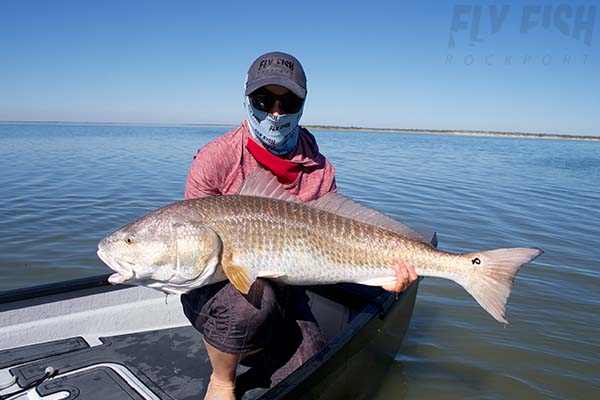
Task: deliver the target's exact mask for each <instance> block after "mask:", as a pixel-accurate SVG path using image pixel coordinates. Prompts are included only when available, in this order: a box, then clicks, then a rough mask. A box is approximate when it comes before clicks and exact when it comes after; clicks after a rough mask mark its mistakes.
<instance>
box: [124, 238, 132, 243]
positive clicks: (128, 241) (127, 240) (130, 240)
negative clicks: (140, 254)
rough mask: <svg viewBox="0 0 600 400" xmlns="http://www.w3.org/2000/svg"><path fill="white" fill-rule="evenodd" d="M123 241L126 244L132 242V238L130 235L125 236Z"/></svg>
mask: <svg viewBox="0 0 600 400" xmlns="http://www.w3.org/2000/svg"><path fill="white" fill-rule="evenodd" d="M125 243H127V244H133V238H132V237H131V236H127V237H126V238H125Z"/></svg>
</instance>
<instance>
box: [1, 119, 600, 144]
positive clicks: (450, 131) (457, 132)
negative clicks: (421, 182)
mask: <svg viewBox="0 0 600 400" xmlns="http://www.w3.org/2000/svg"><path fill="white" fill-rule="evenodd" d="M0 124H40V125H42V124H49V125H148V126H189V127H195V126H196V127H235V126H237V125H238V124H177V123H164V124H163V123H143V122H66V121H0ZM302 126H303V127H305V128H307V129H317V130H329V131H361V132H396V133H410V134H432V135H458V136H494V137H519V138H530V139H559V140H587V141H600V136H589V135H561V134H556V133H527V132H499V131H468V130H453V129H404V128H365V127H357V126H333V125H302Z"/></svg>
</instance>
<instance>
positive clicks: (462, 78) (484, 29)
mask: <svg viewBox="0 0 600 400" xmlns="http://www.w3.org/2000/svg"><path fill="white" fill-rule="evenodd" d="M525 3H526V2H521V1H510V2H487V1H486V2H483V1H473V2H468V1H467V2H464V1H461V2H452V1H449V2H446V1H421V2H410V3H408V2H403V1H399V0H392V1H385V2H378V1H373V2H370V3H367V2H365V1H361V2H356V3H353V2H350V1H347V0H346V1H325V0H320V1H294V2H291V1H280V2H260V1H248V0H247V1H240V2H226V1H223V2H215V1H200V0H198V1H124V0H120V1H108V0H103V1H61V0H53V1H48V0H46V1H28V0H2V1H1V2H0V120H53V121H56V120H58V121H95V122H145V123H231V124H237V123H239V122H240V121H241V120H242V119H243V118H244V112H243V108H242V101H243V98H242V90H243V82H244V78H245V74H246V71H247V69H248V67H249V65H250V63H251V62H252V61H253V60H254V59H255V58H256V57H257V56H259V55H260V54H262V53H265V52H268V51H273V50H279V51H286V52H289V53H291V54H294V55H295V56H296V57H298V58H299V59H300V61H301V62H302V63H303V65H304V67H305V70H306V73H307V77H308V85H309V87H308V92H309V94H308V98H307V105H306V107H305V111H304V117H303V119H302V122H303V123H304V124H326V125H344V126H368V127H381V128H393V127H397V128H420V129H428V128H430V129H467V130H499V131H519V132H545V133H562V134H586V135H600V51H599V50H600V2H599V1H582V2H579V1H571V2H567V1H566V0H565V1H562V2H561V1H547V0H542V1H539V2H532V3H529V4H530V5H532V4H534V5H535V4H538V5H541V6H542V7H540V8H539V9H531V8H527V6H525V5H524V4H525ZM491 6H493V7H491ZM503 6H505V7H504V8H503ZM594 12H595V14H594ZM524 21H525V24H524ZM524 28H525V30H524Z"/></svg>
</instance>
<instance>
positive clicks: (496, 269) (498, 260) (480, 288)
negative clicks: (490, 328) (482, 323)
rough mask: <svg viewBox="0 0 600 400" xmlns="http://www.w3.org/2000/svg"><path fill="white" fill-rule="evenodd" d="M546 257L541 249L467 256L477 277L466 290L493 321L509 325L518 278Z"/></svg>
mask: <svg viewBox="0 0 600 400" xmlns="http://www.w3.org/2000/svg"><path fill="white" fill-rule="evenodd" d="M542 253H543V252H542V250H540V249H537V248H511V249H497V250H489V251H482V252H478V253H470V254H466V255H468V256H470V257H471V264H472V266H473V268H474V269H475V273H474V274H473V276H472V277H471V279H469V281H468V283H467V284H466V285H463V286H464V288H465V289H466V290H467V292H469V294H471V296H473V297H474V298H475V300H477V302H478V303H479V304H480V305H481V306H482V307H483V308H484V309H485V310H486V311H487V312H488V313H490V315H491V316H492V317H494V318H495V319H496V320H497V321H499V322H502V323H504V324H508V321H507V320H506V318H505V317H504V312H505V308H506V301H507V300H508V296H509V295H510V291H511V289H512V284H513V281H514V279H515V276H516V275H517V272H518V271H519V268H521V266H522V265H523V264H527V263H528V262H530V261H532V260H533V259H534V258H536V257H538V256H539V255H540V254H542Z"/></svg>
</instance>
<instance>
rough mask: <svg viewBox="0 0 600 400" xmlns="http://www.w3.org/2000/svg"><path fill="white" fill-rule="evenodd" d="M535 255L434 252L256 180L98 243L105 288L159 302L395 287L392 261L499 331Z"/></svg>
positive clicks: (344, 207) (363, 215) (407, 232)
mask: <svg viewBox="0 0 600 400" xmlns="http://www.w3.org/2000/svg"><path fill="white" fill-rule="evenodd" d="M264 196H267V197H264ZM541 253H542V251H541V250H539V249H536V248H510V249H498V250H490V251H479V252H473V253H464V254H453V253H448V252H444V251H440V250H436V249H435V248H434V247H432V246H431V245H430V244H429V243H428V242H427V241H426V240H425V239H423V238H422V237H421V236H420V235H419V234H418V233H417V232H415V231H414V230H412V229H411V228H409V227H407V226H406V225H403V224H402V223H400V222H398V221H397V220H394V219H392V218H390V217H388V216H386V215H384V214H381V213H379V212H377V211H375V210H373V209H370V208H367V207H365V206H362V205H360V204H358V203H355V202H353V201H352V200H350V199H348V198H346V197H344V196H341V195H339V194H335V193H329V194H327V195H325V196H323V197H321V198H320V199H318V200H315V201H312V202H309V203H300V202H298V201H296V200H295V198H294V196H292V195H290V194H289V193H288V192H287V191H286V190H285V189H283V188H282V187H281V185H279V183H278V182H277V180H276V178H274V177H273V176H272V175H270V174H269V173H266V172H265V173H256V174H255V175H253V176H251V177H250V178H249V179H247V180H246V182H244V185H243V186H242V189H241V190H240V192H239V194H237V195H232V196H216V197H208V198H202V199H191V200H184V201H180V202H177V203H173V204H170V205H168V206H166V207H163V208H160V209H158V210H156V211H154V212H152V213H150V214H148V215H146V216H144V217H142V218H140V219H138V220H137V221H134V222H132V223H131V224H129V225H126V226H124V227H122V228H120V229H119V230H117V231H116V232H114V233H112V234H111V235H110V236H108V237H106V238H104V239H103V240H102V241H100V243H99V244H98V256H99V257H100V258H101V259H102V261H104V262H105V263H106V264H107V265H108V266H109V267H110V268H111V269H113V270H114V271H115V272H116V273H115V274H113V275H111V276H110V278H109V280H110V282H111V283H124V282H125V283H132V284H138V285H145V286H149V287H153V288H156V289H159V290H163V291H164V292H166V293H186V292H188V291H190V290H192V289H194V288H197V287H200V286H202V285H206V284H209V283H213V282H217V281H220V280H224V279H227V278H228V279H229V280H230V281H231V283H232V284H233V285H235V287H236V288H237V289H239V290H240V291H241V292H243V293H247V292H248V291H249V290H250V286H251V285H252V283H253V282H254V281H255V280H256V278H258V277H262V278H269V279H273V280H277V281H280V282H283V283H286V284H290V285H314V284H329V283H337V282H355V283H360V284H364V285H374V286H381V285H386V284H390V283H394V282H395V280H396V274H395V268H394V265H395V260H396V259H402V260H404V261H407V262H409V263H411V264H412V265H413V266H414V267H415V270H416V272H417V273H418V274H419V275H422V276H432V277H438V278H445V279H450V280H452V281H454V282H456V283H458V284H459V285H461V286H462V287H463V288H465V289H466V290H467V291H468V292H469V293H470V294H471V295H472V296H473V297H474V298H475V300H477V302H479V304H480V305H481V306H482V307H483V308H484V309H485V310H486V311H487V312H489V313H490V314H491V315H492V316H493V317H494V318H495V319H496V320H498V321H500V322H503V323H507V321H506V319H505V318H504V311H505V305H506V301H507V298H508V296H509V294H510V291H511V287H512V282H513V280H514V278H515V275H516V273H517V272H518V270H519V268H520V267H521V265H523V264H525V263H528V262H529V261H531V260H533V259H534V258H536V257H537V256H539V255H540V254H541Z"/></svg>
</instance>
